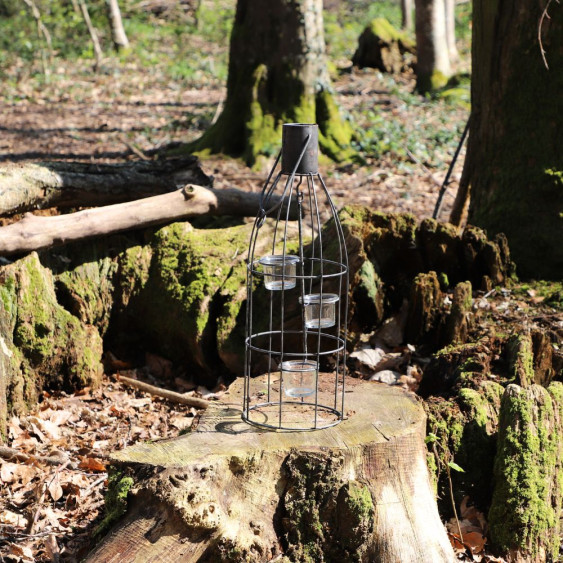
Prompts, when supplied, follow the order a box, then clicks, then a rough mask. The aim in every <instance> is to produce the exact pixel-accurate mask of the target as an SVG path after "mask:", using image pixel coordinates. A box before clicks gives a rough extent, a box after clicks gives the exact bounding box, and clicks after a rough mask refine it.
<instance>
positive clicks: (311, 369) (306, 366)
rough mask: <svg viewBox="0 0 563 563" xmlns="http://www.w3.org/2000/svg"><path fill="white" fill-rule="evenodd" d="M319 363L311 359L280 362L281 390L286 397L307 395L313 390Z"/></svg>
mask: <svg viewBox="0 0 563 563" xmlns="http://www.w3.org/2000/svg"><path fill="white" fill-rule="evenodd" d="M318 369H319V365H318V363H317V362H313V361H311V360H290V361H288V362H282V363H281V377H282V386H283V392H284V393H285V394H286V395H287V396H288V397H294V398H299V397H308V396H309V395H312V394H313V393H314V392H315V383H316V380H317V372H318Z"/></svg>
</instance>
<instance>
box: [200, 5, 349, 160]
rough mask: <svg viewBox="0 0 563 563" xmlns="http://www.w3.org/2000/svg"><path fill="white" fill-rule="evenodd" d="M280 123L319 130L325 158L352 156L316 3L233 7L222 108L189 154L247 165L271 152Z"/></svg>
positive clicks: (276, 138) (341, 158)
mask: <svg viewBox="0 0 563 563" xmlns="http://www.w3.org/2000/svg"><path fill="white" fill-rule="evenodd" d="M283 122H301V123H318V125H319V142H320V147H321V150H322V151H323V152H324V153H325V154H327V155H329V156H330V157H331V158H334V159H336V160H343V159H346V158H348V157H350V156H351V154H352V152H351V150H350V140H351V138H352V128H351V126H350V125H349V124H348V123H347V122H346V121H344V120H343V119H342V117H341V116H340V114H339V110H338V108H337V106H336V104H335V102H334V99H333V95H332V91H331V85H330V78H329V75H328V70H327V66H326V55H325V41H324V32H323V16H322V0H271V1H269V2H262V1H261V0H238V3H237V10H236V15H235V21H234V25H233V30H232V34H231V45H230V58H229V75H228V79H227V99H226V101H225V107H224V109H223V112H222V114H221V115H220V116H219V119H218V120H217V122H216V123H215V124H214V125H213V126H212V127H211V128H210V129H209V130H208V131H207V132H206V133H205V134H204V136H203V137H202V138H201V139H199V141H196V142H195V143H194V144H193V145H192V148H194V149H196V150H204V149H208V150H211V152H224V153H226V154H230V155H235V156H241V155H242V156H243V157H244V158H245V160H246V161H247V162H248V164H250V165H252V164H254V163H255V161H256V159H257V157H258V156H259V155H271V154H274V153H275V152H277V150H278V147H279V145H280V143H281V124H282V123H283Z"/></svg>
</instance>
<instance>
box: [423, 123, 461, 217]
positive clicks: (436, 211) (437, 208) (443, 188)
mask: <svg viewBox="0 0 563 563" xmlns="http://www.w3.org/2000/svg"><path fill="white" fill-rule="evenodd" d="M469 121H470V120H469V119H468V120H467V123H466V124H465V128H464V129H463V133H462V134H461V139H460V141H459V144H458V145H457V149H456V150H455V153H454V157H453V159H452V161H451V162H450V167H449V168H448V171H447V173H446V177H445V178H444V181H443V183H442V185H441V186H440V192H439V193H438V199H437V201H436V206H435V207H434V213H432V219H438V215H439V214H440V208H441V207H442V200H443V199H444V195H445V194H446V190H447V189H448V185H449V183H450V176H451V175H452V172H453V170H454V166H455V163H456V161H457V159H458V157H459V153H460V152H461V147H463V143H464V142H465V137H467V133H468V131H469Z"/></svg>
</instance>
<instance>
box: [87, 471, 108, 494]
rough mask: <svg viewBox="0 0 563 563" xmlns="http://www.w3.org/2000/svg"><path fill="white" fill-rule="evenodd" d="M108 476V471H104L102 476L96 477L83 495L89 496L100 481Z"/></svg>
mask: <svg viewBox="0 0 563 563" xmlns="http://www.w3.org/2000/svg"><path fill="white" fill-rule="evenodd" d="M107 478H108V475H107V473H104V474H103V475H102V476H101V477H99V478H98V479H96V480H95V481H94V482H93V483H92V484H91V485H89V486H88V487H87V488H86V489H85V490H84V493H83V495H81V496H85V497H86V496H88V495H89V494H90V492H91V491H92V490H94V489H95V488H96V487H97V486H98V485H99V484H100V483H103V482H104V481H105V480H106V479H107Z"/></svg>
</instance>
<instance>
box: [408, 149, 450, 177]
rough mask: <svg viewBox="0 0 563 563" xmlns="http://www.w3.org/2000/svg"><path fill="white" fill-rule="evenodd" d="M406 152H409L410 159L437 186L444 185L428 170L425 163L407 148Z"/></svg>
mask: <svg viewBox="0 0 563 563" xmlns="http://www.w3.org/2000/svg"><path fill="white" fill-rule="evenodd" d="M405 151H406V152H407V155H408V157H409V158H410V159H411V160H412V161H413V162H414V163H415V164H418V165H419V166H420V167H421V168H422V169H423V170H424V172H426V174H427V176H428V177H429V178H430V179H431V180H432V181H433V182H434V183H435V184H436V185H437V186H441V185H442V183H441V182H440V180H437V179H436V178H435V176H434V174H432V172H430V170H428V168H427V167H426V166H425V165H424V163H423V162H421V161H420V160H419V159H418V158H416V156H414V154H413V153H412V152H411V151H410V150H409V149H407V147H405Z"/></svg>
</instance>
